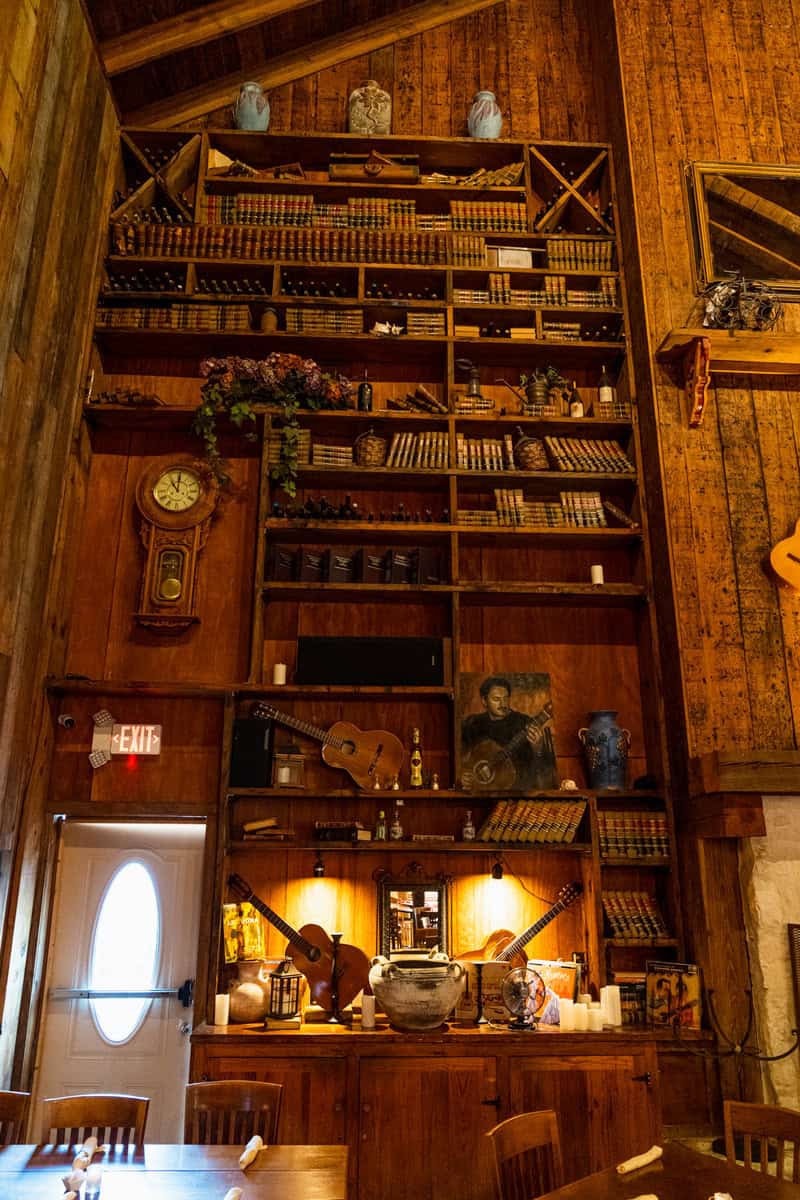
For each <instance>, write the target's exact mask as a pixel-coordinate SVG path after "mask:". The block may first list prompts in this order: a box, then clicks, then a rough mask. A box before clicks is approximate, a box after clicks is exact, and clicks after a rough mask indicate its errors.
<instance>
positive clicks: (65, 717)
mask: <svg viewBox="0 0 800 1200" xmlns="http://www.w3.org/2000/svg"><path fill="white" fill-rule="evenodd" d="M58 723H59V725H63V726H64V728H65V729H72V728H73V727H74V725H75V718H74V717H71V716H70V715H69V713H59V714H58Z"/></svg>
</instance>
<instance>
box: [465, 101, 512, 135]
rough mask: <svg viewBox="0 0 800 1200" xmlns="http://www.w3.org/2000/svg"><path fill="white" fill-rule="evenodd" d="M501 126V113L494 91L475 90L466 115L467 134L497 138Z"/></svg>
mask: <svg viewBox="0 0 800 1200" xmlns="http://www.w3.org/2000/svg"><path fill="white" fill-rule="evenodd" d="M502 128H503V114H502V113H501V111H500V105H499V104H498V103H497V100H496V98H495V94H494V92H476V94H475V99H474V100H473V101H472V108H471V109H470V110H469V116H468V117H467V129H468V130H469V136H470V137H474V138H498V137H500V130H501V129H502Z"/></svg>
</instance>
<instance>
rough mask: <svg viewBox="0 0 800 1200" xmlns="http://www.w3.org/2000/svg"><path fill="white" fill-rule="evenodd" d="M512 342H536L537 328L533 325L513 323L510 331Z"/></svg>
mask: <svg viewBox="0 0 800 1200" xmlns="http://www.w3.org/2000/svg"><path fill="white" fill-rule="evenodd" d="M508 335H509V337H510V338H511V340H512V342H535V341H536V329H535V327H534V326H533V325H512V326H511V327H510V329H509V331H508Z"/></svg>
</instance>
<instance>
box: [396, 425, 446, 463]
mask: <svg viewBox="0 0 800 1200" xmlns="http://www.w3.org/2000/svg"><path fill="white" fill-rule="evenodd" d="M447 463H448V453H447V434H446V433H445V432H444V430H433V429H430V430H426V431H425V432H423V433H410V432H406V433H395V434H393V435H392V440H391V443H390V445H389V452H388V454H387V455H386V463H385V466H387V467H414V468H416V469H420V470H423V471H424V470H436V469H441V468H442V467H446V466H447Z"/></svg>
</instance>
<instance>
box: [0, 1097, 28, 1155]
mask: <svg viewBox="0 0 800 1200" xmlns="http://www.w3.org/2000/svg"><path fill="white" fill-rule="evenodd" d="M30 1098H31V1094H30V1092H0V1146H10V1145H11V1143H12V1142H24V1141H25V1124H26V1122H27V1119H28V1103H29V1101H30Z"/></svg>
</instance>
